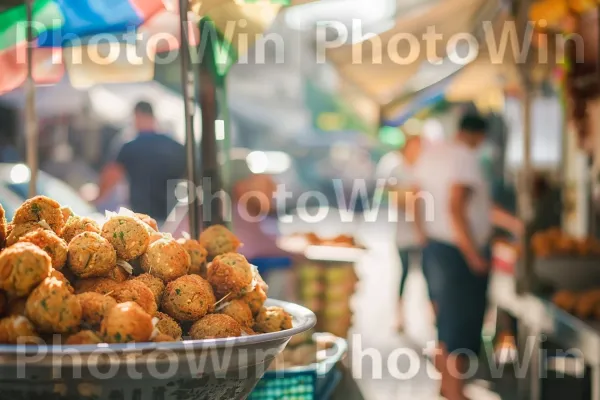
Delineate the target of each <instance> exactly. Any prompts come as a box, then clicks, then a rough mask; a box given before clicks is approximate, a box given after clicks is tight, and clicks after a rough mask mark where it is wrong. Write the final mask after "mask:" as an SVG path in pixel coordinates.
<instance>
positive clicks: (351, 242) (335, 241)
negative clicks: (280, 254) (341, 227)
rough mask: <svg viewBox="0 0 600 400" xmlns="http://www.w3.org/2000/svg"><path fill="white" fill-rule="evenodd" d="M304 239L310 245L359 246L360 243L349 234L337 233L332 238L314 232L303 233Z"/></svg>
mask: <svg viewBox="0 0 600 400" xmlns="http://www.w3.org/2000/svg"><path fill="white" fill-rule="evenodd" d="M304 237H305V239H306V241H307V242H308V243H309V244H310V245H311V246H334V247H359V248H362V246H361V245H360V244H358V243H357V242H356V239H355V238H354V237H353V236H349V235H338V236H335V237H332V238H323V237H320V236H318V235H317V234H316V233H313V232H311V233H307V234H305V235H304Z"/></svg>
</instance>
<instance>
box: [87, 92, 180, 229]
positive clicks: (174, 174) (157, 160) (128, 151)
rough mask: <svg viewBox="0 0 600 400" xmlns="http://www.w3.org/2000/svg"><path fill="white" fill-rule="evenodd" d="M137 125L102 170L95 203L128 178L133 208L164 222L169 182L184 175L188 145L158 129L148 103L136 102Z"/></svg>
mask: <svg viewBox="0 0 600 400" xmlns="http://www.w3.org/2000/svg"><path fill="white" fill-rule="evenodd" d="M134 125H135V129H136V131H137V136H136V138H135V139H133V140H132V141H130V142H127V143H125V144H124V145H123V146H122V147H121V149H120V151H119V153H118V155H117V157H116V159H115V160H114V161H112V162H110V163H109V164H107V165H106V166H105V167H104V169H103V171H102V174H101V177H100V194H99V196H98V200H97V201H96V202H97V203H101V202H102V201H105V199H106V197H108V196H110V194H111V192H112V190H113V189H114V188H115V187H116V186H117V185H118V183H119V182H121V181H122V180H123V179H124V178H125V177H126V178H127V180H128V182H129V203H130V206H131V208H132V209H133V211H135V212H138V213H143V214H148V215H150V216H151V217H153V218H154V219H156V220H157V221H158V222H159V223H161V222H164V221H165V220H166V218H167V215H168V214H169V212H170V211H171V210H169V209H168V200H167V199H168V196H169V194H168V193H167V187H168V185H167V182H168V181H169V180H171V179H182V178H184V177H185V172H186V153H185V148H184V146H183V145H181V144H180V143H178V142H176V141H175V140H173V139H172V138H170V137H169V136H167V135H165V134H162V133H159V132H158V131H157V121H156V118H155V117H154V110H153V109H152V105H151V104H150V103H148V102H145V101H140V102H139V103H137V104H136V106H135V108H134Z"/></svg>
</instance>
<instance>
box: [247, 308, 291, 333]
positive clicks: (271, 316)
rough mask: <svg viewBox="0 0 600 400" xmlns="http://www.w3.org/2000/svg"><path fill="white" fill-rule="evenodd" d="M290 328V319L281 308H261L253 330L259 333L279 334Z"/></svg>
mask: <svg viewBox="0 0 600 400" xmlns="http://www.w3.org/2000/svg"><path fill="white" fill-rule="evenodd" d="M291 328H292V317H291V316H290V314H288V313H287V312H286V311H285V310H284V309H283V308H281V307H263V308H262V309H261V310H260V312H259V313H258V315H257V316H256V323H255V324H254V330H255V331H256V332H260V333H269V332H279V331H283V330H286V329H291Z"/></svg>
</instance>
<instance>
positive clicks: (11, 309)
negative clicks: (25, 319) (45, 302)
mask: <svg viewBox="0 0 600 400" xmlns="http://www.w3.org/2000/svg"><path fill="white" fill-rule="evenodd" d="M26 303H27V298H26V297H18V298H15V299H11V300H10V301H9V302H8V306H7V308H8V309H7V314H8V315H9V316H18V315H23V316H24V315H25V304H26Z"/></svg>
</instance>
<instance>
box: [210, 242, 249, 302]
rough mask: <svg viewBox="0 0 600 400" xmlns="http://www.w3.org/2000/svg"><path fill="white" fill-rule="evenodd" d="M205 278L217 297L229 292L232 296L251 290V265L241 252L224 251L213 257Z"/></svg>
mask: <svg viewBox="0 0 600 400" xmlns="http://www.w3.org/2000/svg"><path fill="white" fill-rule="evenodd" d="M207 279H208V281H209V282H210V284H211V285H212V286H213V289H214V291H215V295H216V296H217V298H219V299H220V298H222V297H224V296H226V295H228V294H230V293H231V295H233V296H234V297H237V296H240V295H243V294H244V293H246V292H248V291H251V290H253V289H254V288H251V287H250V286H251V285H252V281H253V279H254V274H253V271H252V267H251V266H250V264H249V263H248V261H247V260H246V257H244V256H243V255H241V254H238V253H225V254H222V255H220V256H217V257H215V259H214V260H213V261H212V263H211V264H210V265H209V266H208V269H207Z"/></svg>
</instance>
